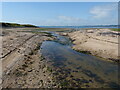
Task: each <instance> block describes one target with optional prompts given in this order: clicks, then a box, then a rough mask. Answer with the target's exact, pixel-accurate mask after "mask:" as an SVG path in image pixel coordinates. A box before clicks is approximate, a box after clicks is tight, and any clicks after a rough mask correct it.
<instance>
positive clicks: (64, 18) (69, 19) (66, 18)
mask: <svg viewBox="0 0 120 90" xmlns="http://www.w3.org/2000/svg"><path fill="white" fill-rule="evenodd" d="M58 18H59V19H61V20H65V21H80V20H81V19H80V18H75V17H70V16H58Z"/></svg>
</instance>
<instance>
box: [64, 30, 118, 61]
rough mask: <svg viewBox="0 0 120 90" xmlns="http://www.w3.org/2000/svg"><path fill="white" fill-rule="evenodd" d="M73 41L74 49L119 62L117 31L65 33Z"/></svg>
mask: <svg viewBox="0 0 120 90" xmlns="http://www.w3.org/2000/svg"><path fill="white" fill-rule="evenodd" d="M63 35H68V36H69V38H70V39H71V40H72V41H73V44H74V45H73V47H72V48H73V49H74V50H76V51H80V52H84V53H89V54H92V55H94V56H98V57H101V58H104V59H106V60H112V61H115V62H119V54H118V44H119V42H118V38H119V33H118V32H117V31H111V30H110V29H87V30H80V31H73V32H70V33H64V34H63Z"/></svg>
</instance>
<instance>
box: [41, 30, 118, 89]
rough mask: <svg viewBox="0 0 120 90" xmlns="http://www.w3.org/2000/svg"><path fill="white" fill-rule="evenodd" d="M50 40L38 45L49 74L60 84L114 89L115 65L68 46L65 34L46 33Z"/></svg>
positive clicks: (115, 80) (115, 79)
mask: <svg viewBox="0 0 120 90" xmlns="http://www.w3.org/2000/svg"><path fill="white" fill-rule="evenodd" d="M49 33H51V34H52V35H53V36H54V37H56V39H55V40H53V41H44V42H43V43H42V45H41V52H42V55H43V57H44V58H45V59H46V60H47V61H48V62H49V63H50V64H51V66H52V67H54V69H53V72H52V73H53V75H55V76H56V78H57V80H58V81H59V82H60V85H61V86H62V87H70V88H71V87H72V88H74V87H77V88H83V87H85V88H88V87H89V88H97V87H98V88H117V87H118V86H119V84H118V65H117V64H114V63H111V62H108V61H105V60H101V58H98V57H95V56H92V55H88V54H84V53H80V52H77V51H75V50H73V49H72V48H71V46H72V45H73V44H72V42H71V41H70V39H69V38H68V37H66V36H61V35H58V34H56V33H54V32H49Z"/></svg>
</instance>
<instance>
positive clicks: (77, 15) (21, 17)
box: [2, 2, 118, 26]
mask: <svg viewBox="0 0 120 90" xmlns="http://www.w3.org/2000/svg"><path fill="white" fill-rule="evenodd" d="M2 22H12V23H21V24H33V25H38V26H81V25H116V24H118V3H117V2H3V3H2Z"/></svg>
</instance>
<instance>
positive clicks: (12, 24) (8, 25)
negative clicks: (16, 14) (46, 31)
mask: <svg viewBox="0 0 120 90" xmlns="http://www.w3.org/2000/svg"><path fill="white" fill-rule="evenodd" d="M0 27H37V26H34V25H30V24H17V23H3V22H2V23H0Z"/></svg>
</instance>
